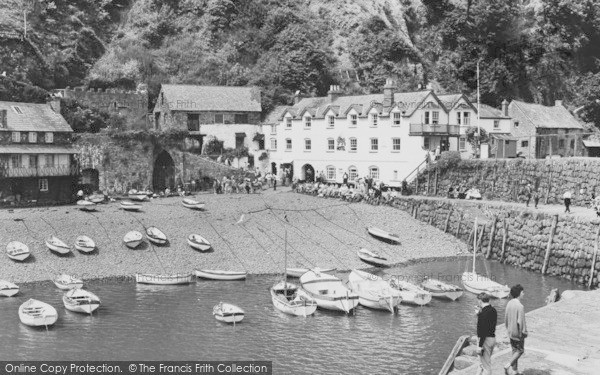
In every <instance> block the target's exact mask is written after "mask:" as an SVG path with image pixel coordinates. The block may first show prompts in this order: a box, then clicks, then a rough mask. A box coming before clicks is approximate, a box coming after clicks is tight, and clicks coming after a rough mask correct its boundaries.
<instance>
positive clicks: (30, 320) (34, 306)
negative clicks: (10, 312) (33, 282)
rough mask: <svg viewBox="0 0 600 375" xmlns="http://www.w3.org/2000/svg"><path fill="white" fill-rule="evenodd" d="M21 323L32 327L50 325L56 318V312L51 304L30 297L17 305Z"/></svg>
mask: <svg viewBox="0 0 600 375" xmlns="http://www.w3.org/2000/svg"><path fill="white" fill-rule="evenodd" d="M19 319H20V320H21V323H23V324H26V325H28V326H32V327H40V326H46V327H47V326H51V325H53V324H54V323H56V321H57V320H58V313H57V312H56V309H55V308H54V307H52V306H51V305H49V304H47V303H45V302H42V301H38V300H36V299H33V298H30V299H29V300H27V301H26V302H24V303H23V304H22V305H21V306H19Z"/></svg>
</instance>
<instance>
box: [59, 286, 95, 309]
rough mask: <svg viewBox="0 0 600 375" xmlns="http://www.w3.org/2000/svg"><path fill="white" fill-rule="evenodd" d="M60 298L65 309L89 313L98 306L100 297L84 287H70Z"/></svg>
mask: <svg viewBox="0 0 600 375" xmlns="http://www.w3.org/2000/svg"><path fill="white" fill-rule="evenodd" d="M62 300H63V304H64V305H65V308H66V309H67V310H69V311H73V312H78V313H83V314H91V313H93V312H94V311H95V310H96V309H98V307H100V298H98V296H97V295H95V294H94V293H92V292H90V291H87V290H85V289H71V290H69V291H68V292H66V293H65V294H64V295H63V298H62Z"/></svg>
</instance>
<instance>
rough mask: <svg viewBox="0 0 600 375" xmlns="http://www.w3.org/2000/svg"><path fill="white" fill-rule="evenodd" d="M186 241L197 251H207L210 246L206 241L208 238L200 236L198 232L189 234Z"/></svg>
mask: <svg viewBox="0 0 600 375" xmlns="http://www.w3.org/2000/svg"><path fill="white" fill-rule="evenodd" d="M187 243H188V245H190V246H191V247H192V248H193V249H196V250H199V251H208V250H210V249H211V247H212V245H211V244H210V242H208V240H207V239H206V238H204V237H202V236H201V235H199V234H190V235H189V236H188V238H187Z"/></svg>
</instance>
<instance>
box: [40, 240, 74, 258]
mask: <svg viewBox="0 0 600 375" xmlns="http://www.w3.org/2000/svg"><path fill="white" fill-rule="evenodd" d="M46 246H47V247H48V249H50V250H51V251H54V252H55V253H58V254H63V255H64V254H68V253H70V252H71V247H70V246H69V245H67V244H66V243H64V242H63V241H61V240H60V239H58V238H57V237H56V236H50V237H49V238H48V239H47V240H46Z"/></svg>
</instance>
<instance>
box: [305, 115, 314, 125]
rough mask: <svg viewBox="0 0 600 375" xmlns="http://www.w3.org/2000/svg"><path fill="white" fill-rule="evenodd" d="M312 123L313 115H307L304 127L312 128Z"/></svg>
mask: <svg viewBox="0 0 600 375" xmlns="http://www.w3.org/2000/svg"><path fill="white" fill-rule="evenodd" d="M311 125H312V117H310V116H305V117H304V127H305V128H310V127H311Z"/></svg>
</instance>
